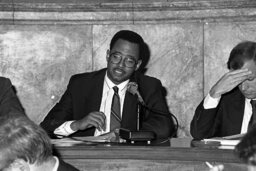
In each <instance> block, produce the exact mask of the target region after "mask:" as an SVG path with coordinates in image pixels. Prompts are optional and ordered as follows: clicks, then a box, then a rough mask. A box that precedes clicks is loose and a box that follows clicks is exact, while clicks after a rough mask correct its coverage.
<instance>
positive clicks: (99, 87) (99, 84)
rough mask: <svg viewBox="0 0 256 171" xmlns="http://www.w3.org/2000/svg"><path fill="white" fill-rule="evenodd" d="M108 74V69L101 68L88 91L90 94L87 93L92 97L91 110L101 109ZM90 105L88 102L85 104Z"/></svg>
mask: <svg viewBox="0 0 256 171" xmlns="http://www.w3.org/2000/svg"><path fill="white" fill-rule="evenodd" d="M105 74H106V69H103V70H100V71H99V73H98V75H96V76H95V77H94V78H93V84H92V87H91V88H90V89H89V91H90V92H87V93H88V94H89V95H85V96H87V97H88V98H89V99H90V105H89V106H90V111H99V110H100V104H101V99H102V92H103V85H104V77H105ZM85 105H86V106H88V103H87V104H85Z"/></svg>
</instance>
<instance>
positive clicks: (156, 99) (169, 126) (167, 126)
mask: <svg viewBox="0 0 256 171" xmlns="http://www.w3.org/2000/svg"><path fill="white" fill-rule="evenodd" d="M147 86H149V87H148V91H147V92H144V94H147V93H148V95H146V96H145V97H146V98H145V103H146V105H147V106H148V107H149V109H150V110H144V111H145V112H144V116H146V117H145V119H144V120H143V123H142V130H151V131H153V132H154V133H155V134H156V136H157V138H159V139H161V138H168V137H170V136H171V135H173V133H174V131H175V126H174V123H173V120H172V118H171V114H170V113H169V110H168V107H167V103H166V100H165V97H164V95H163V87H162V84H161V82H160V81H159V80H156V81H154V82H152V83H150V84H148V85H147Z"/></svg>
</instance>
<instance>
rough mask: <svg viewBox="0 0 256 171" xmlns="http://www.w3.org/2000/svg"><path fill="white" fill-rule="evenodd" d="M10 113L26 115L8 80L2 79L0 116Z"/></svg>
mask: <svg viewBox="0 0 256 171" xmlns="http://www.w3.org/2000/svg"><path fill="white" fill-rule="evenodd" d="M10 112H15V113H19V114H24V109H23V107H22V105H21V103H20V101H19V99H18V97H17V96H16V94H15V92H14V87H13V86H12V83H11V81H10V80H9V79H8V78H4V77H0V116H2V115H6V114H8V113H10Z"/></svg>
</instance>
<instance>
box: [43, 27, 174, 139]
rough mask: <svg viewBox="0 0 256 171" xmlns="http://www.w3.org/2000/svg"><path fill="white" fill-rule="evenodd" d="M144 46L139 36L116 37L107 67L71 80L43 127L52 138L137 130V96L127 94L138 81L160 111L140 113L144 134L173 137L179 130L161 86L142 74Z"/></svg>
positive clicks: (146, 99) (126, 33) (146, 98)
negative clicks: (53, 134) (150, 133)
mask: <svg viewBox="0 0 256 171" xmlns="http://www.w3.org/2000/svg"><path fill="white" fill-rule="evenodd" d="M143 45H144V41H143V39H142V37H141V36H140V35H138V34H137V33H135V32H132V31H128V30H123V31H119V32H117V33H116V34H115V35H114V37H113V38H112V40H111V43H110V49H109V50H107V56H106V60H107V68H105V69H101V70H99V71H94V72H90V73H83V74H77V75H74V76H72V77H71V79H70V82H69V84H68V86H67V90H66V92H65V93H64V95H63V96H62V98H61V99H60V101H59V103H57V104H56V105H55V106H54V107H53V108H52V110H51V111H50V112H49V114H48V115H47V116H46V118H45V119H44V121H43V122H42V123H41V126H42V127H43V128H44V129H45V130H47V131H48V133H50V134H51V133H52V132H54V133H55V134H59V135H65V136H68V135H70V134H73V135H72V136H97V135H101V134H104V133H108V132H112V131H114V130H115V129H116V128H126V129H129V130H131V131H133V130H136V129H137V97H136V96H135V95H133V94H132V93H130V92H128V91H127V87H128V85H129V82H135V83H136V84H137V85H138V89H139V91H140V93H141V96H142V98H143V99H144V102H145V104H146V106H147V107H149V108H151V109H155V111H161V112H153V111H152V110H147V109H143V110H141V112H142V113H141V122H142V123H141V130H149V131H153V132H154V133H155V134H156V136H157V138H167V137H169V136H170V135H171V134H172V133H173V132H174V131H175V130H174V123H173V121H172V119H171V115H169V114H168V107H167V104H166V101H165V98H164V96H163V92H162V84H161V82H160V81H159V80H158V79H156V78H153V77H149V76H145V75H142V74H141V73H139V72H138V71H137V70H138V69H139V67H140V65H141V63H142V60H143V59H141V57H142V55H141V52H142V51H141V48H142V46H143ZM142 98H141V99H142ZM141 99H140V100H141ZM113 111H114V112H113ZM163 113H165V114H166V115H163Z"/></svg>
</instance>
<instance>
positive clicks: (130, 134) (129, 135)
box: [119, 82, 155, 144]
mask: <svg viewBox="0 0 256 171" xmlns="http://www.w3.org/2000/svg"><path fill="white" fill-rule="evenodd" d="M127 91H128V92H130V93H131V94H133V95H136V96H137V100H138V102H139V103H138V106H137V131H130V130H128V129H122V128H121V129H120V130H119V136H120V137H121V138H123V139H125V140H128V141H131V143H134V142H142V141H145V142H147V143H148V144H150V143H151V140H153V139H155V133H154V132H152V131H144V130H140V108H141V106H140V105H142V106H146V105H145V102H144V100H143V98H142V97H141V95H140V93H139V91H138V84H137V83H135V82H129V83H128V86H127Z"/></svg>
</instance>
